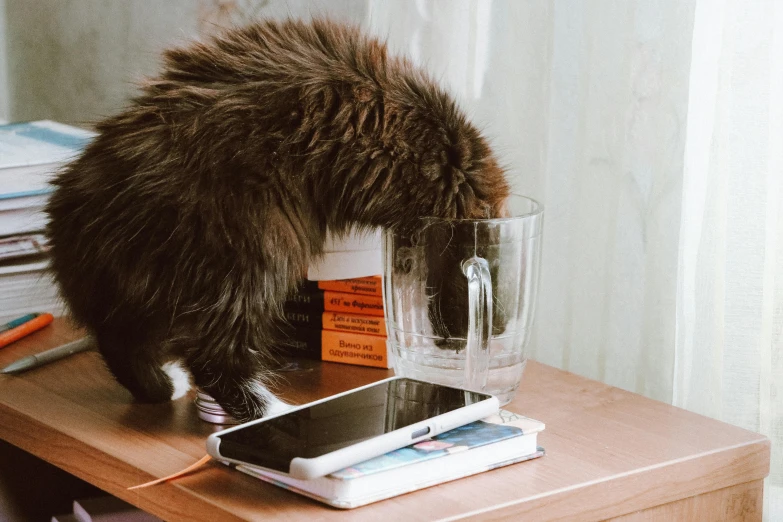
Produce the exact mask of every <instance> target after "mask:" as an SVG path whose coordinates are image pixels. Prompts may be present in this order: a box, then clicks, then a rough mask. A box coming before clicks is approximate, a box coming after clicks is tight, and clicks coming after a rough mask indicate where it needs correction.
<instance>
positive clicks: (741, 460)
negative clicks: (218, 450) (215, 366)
mask: <svg viewBox="0 0 783 522" xmlns="http://www.w3.org/2000/svg"><path fill="white" fill-rule="evenodd" d="M76 337H78V332H75V331H73V330H72V329H71V328H69V326H68V324H67V323H66V322H64V321H62V320H56V321H55V323H54V324H53V325H52V326H50V327H47V328H45V329H44V330H42V331H40V332H38V333H36V334H34V335H32V336H30V337H29V338H27V339H25V340H23V341H20V342H18V343H14V344H13V345H11V346H8V347H6V348H3V349H0V366H5V365H6V364H8V363H10V362H11V361H13V360H15V359H17V358H18V357H21V356H24V355H28V354H31V353H35V352H38V351H42V350H44V349H46V348H50V347H52V346H56V345H57V344H60V343H62V342H66V341H68V340H71V339H74V338H76ZM310 366H311V368H310V369H308V370H305V371H297V372H290V373H285V374H282V376H281V382H280V387H279V389H278V390H277V391H278V392H279V394H280V395H281V396H282V397H283V398H285V399H287V400H289V401H291V402H294V403H302V402H306V401H310V400H315V399H318V398H321V397H325V396H327V395H331V394H334V393H338V392H341V391H345V390H348V389H350V388H353V387H356V386H360V385H363V384H367V383H370V382H373V381H375V380H379V379H382V378H385V377H387V376H388V375H390V373H391V372H390V371H387V370H379V369H375V368H362V367H358V366H349V365H341V364H335V363H317V362H313V363H310ZM507 408H508V409H510V410H512V411H516V412H519V413H522V414H524V415H528V416H530V417H533V418H536V419H539V420H541V421H543V422H545V423H546V431H544V432H543V433H542V434H541V435H540V438H539V441H540V444H541V445H542V446H544V447H545V448H546V451H547V455H546V456H545V457H544V458H541V459H536V460H534V461H530V462H525V463H521V464H517V465H514V466H509V467H507V468H502V469H497V470H493V471H491V472H488V473H483V474H480V475H476V476H474V477H470V478H466V479H462V480H458V481H455V482H451V483H447V484H442V485H439V486H435V487H432V488H429V489H426V490H422V491H418V492H415V493H411V494H408V495H403V496H400V497H396V498H393V499H390V500H386V501H383V502H379V503H376V504H371V505H369V506H366V507H363V508H358V509H355V510H351V511H341V510H336V509H332V508H329V507H326V506H324V505H321V504H319V503H317V502H315V501H311V500H309V499H306V498H303V497H300V496H298V495H296V494H294V493H290V492H288V491H285V490H282V489H279V488H277V487H274V486H272V485H268V484H265V483H262V482H260V481H258V480H255V479H253V478H251V477H249V476H245V475H244V474H242V473H239V472H236V471H232V470H230V469H228V468H225V467H224V466H222V465H220V464H214V463H213V464H211V465H209V466H208V467H207V468H206V469H203V470H202V471H199V472H196V473H194V474H192V475H190V476H187V477H183V478H181V479H178V480H176V481H173V482H169V483H165V484H162V485H159V486H154V487H150V488H146V489H141V490H136V491H127V489H126V488H127V487H129V486H132V485H136V484H140V483H142V482H146V481H148V480H151V479H153V478H157V477H161V476H165V475H168V474H170V473H173V472H175V471H178V470H180V469H182V468H184V467H186V466H188V465H190V464H192V463H193V462H195V461H196V460H197V459H199V458H200V457H202V456H203V455H204V454H205V450H204V440H205V438H206V437H207V435H208V434H209V433H210V432H211V431H212V429H213V428H212V426H211V425H209V424H206V423H204V422H203V421H201V420H200V419H199V418H198V416H197V414H196V410H195V407H194V405H193V402H192V395H190V396H187V397H185V398H182V399H180V400H178V401H174V402H171V403H167V404H158V405H144V404H134V403H133V402H132V400H131V397H130V395H129V394H128V392H127V391H125V390H124V389H123V388H122V387H120V386H119V385H118V384H116V383H115V382H114V381H113V380H112V378H111V377H110V375H109V373H108V372H107V370H106V369H105V368H104V367H103V364H102V361H101V359H100V357H99V355H98V354H97V353H95V352H86V353H82V354H78V355H75V356H73V357H71V358H69V359H65V360H62V361H59V362H57V363H54V364H52V365H49V366H46V367H43V368H39V369H37V370H33V371H30V372H28V373H24V374H21V375H18V376H5V375H0V438H2V439H4V440H6V441H8V442H10V443H11V444H14V445H16V446H18V447H20V448H22V449H24V450H26V451H28V452H30V453H32V454H34V455H36V456H38V457H40V458H42V459H44V460H46V461H48V462H50V463H52V464H54V465H56V466H58V467H60V468H62V469H64V470H66V471H68V472H70V473H72V474H73V475H76V476H78V477H80V478H82V479H84V480H86V481H87V482H90V483H92V484H94V485H96V486H98V487H100V488H102V489H103V490H105V491H107V492H109V493H112V494H113V495H116V496H118V497H120V498H122V499H124V500H126V501H128V502H131V503H133V504H135V505H137V506H139V507H141V508H142V509H145V510H147V511H149V512H151V513H154V514H156V515H158V516H160V517H162V518H164V519H166V520H187V521H200V520H203V521H214V520H221V521H222V520H269V519H271V518H274V517H279V518H281V519H285V520H306V521H308V522H311V521H314V520H340V521H351V520H376V519H379V520H380V519H383V520H386V519H388V520H395V519H396V520H405V521H406V522H409V521H416V520H435V519H445V520H456V519H460V518H471V519H477V520H499V519H506V518H507V519H525V520H537V521H538V520H602V519H610V518H619V519H620V520H627V521H631V520H633V521H639V520H676V519H677V517H680V516H681V517H683V518H682V520H698V518H693V516H690V515H692V514H693V513H694V512H700V511H701V510H705V511H704V512H705V513H712V511H709V510H717V511H715V513H718V512H721V513H724V514H726V513H728V514H731V513H741V514H742V516H741V517H739V518H737V517H735V518H730V517H729V516H728V515H726V516H725V517H724V518H725V519H726V520H760V519H761V514H760V506H761V504H760V502H761V482H760V481H761V479H763V478H764V477H765V476H766V475H767V473H768V471H769V451H770V444H769V440H768V439H766V438H765V437H762V436H761V435H758V434H755V433H751V432H748V431H745V430H742V429H739V428H735V427H733V426H729V425H726V424H723V423H720V422H717V421H714V420H711V419H707V418H705V417H701V416H699V415H695V414H693V413H688V412H686V411H684V410H680V409H677V408H674V407H672V406H669V405H666V404H662V403H659V402H655V401H651V400H649V399H645V398H643V397H641V396H639V395H635V394H632V393H628V392H625V391H622V390H619V389H617V388H612V387H610V386H607V385H604V384H601V383H598V382H595V381H590V380H587V379H584V378H582V377H578V376H576V375H573V374H570V373H566V372H562V371H560V370H556V369H554V368H551V367H548V366H544V365H541V364H537V363H535V362H530V363H529V364H528V367H527V369H526V370H525V377H524V381H523V384H522V387H521V389H520V391H519V393H518V394H517V397H516V399H515V400H514V401H513V402H512V403H511V404H510V405H509V406H507ZM645 510H646V511H645ZM694 510H696V511H694ZM721 510H722V511H721ZM721 516H722V517H723V515H721ZM724 518H707V519H705V520H723V519H724Z"/></svg>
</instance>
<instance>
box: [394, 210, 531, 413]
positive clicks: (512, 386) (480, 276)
mask: <svg viewBox="0 0 783 522" xmlns="http://www.w3.org/2000/svg"><path fill="white" fill-rule="evenodd" d="M508 210H509V216H510V217H505V218H499V219H463V220H454V219H437V218H425V219H423V220H422V224H421V228H420V229H419V230H417V231H416V232H414V233H413V234H412V235H402V234H400V233H396V232H392V231H387V232H386V233H385V234H384V242H383V259H384V307H385V311H386V315H387V317H386V323H387V333H388V343H389V347H390V350H391V353H392V357H393V361H394V363H393V364H394V370H395V373H396V374H397V375H402V376H405V377H411V378H414V379H419V380H423V381H429V382H435V383H439V384H445V385H450V386H457V387H461V388H467V389H470V390H474V391H483V392H486V393H491V394H493V395H495V396H497V398H498V400H499V401H500V403H501V404H507V403H508V402H510V401H511V399H512V398H513V396H514V394H515V393H516V391H517V388H518V387H519V383H520V381H521V379H522V372H523V370H524V367H525V362H526V357H525V349H526V346H527V343H528V340H529V337H530V331H531V326H532V325H533V319H534V311H535V303H536V295H537V292H538V278H539V264H540V258H541V232H542V220H543V209H542V207H541V205H540V204H539V203H538V202H536V201H535V200H532V199H530V198H527V197H524V196H517V195H515V196H512V197H511V198H509V201H508Z"/></svg>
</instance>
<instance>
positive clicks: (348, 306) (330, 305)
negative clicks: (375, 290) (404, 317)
mask: <svg viewBox="0 0 783 522" xmlns="http://www.w3.org/2000/svg"><path fill="white" fill-rule="evenodd" d="M324 311H325V312H345V313H349V314H360V315H361V314H364V315H375V316H378V317H383V298H382V297H376V296H371V295H359V294H346V293H342V292H331V291H328V290H326V291H324Z"/></svg>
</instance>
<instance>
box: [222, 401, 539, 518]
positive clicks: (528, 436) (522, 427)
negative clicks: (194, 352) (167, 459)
mask: <svg viewBox="0 0 783 522" xmlns="http://www.w3.org/2000/svg"><path fill="white" fill-rule="evenodd" d="M544 428H545V426H544V424H543V423H542V422H539V421H537V420H534V419H530V418H528V417H523V416H522V415H518V414H516V413H512V412H510V411H506V410H500V412H499V413H498V414H497V415H493V416H492V417H487V418H485V419H483V420H480V421H477V422H473V423H470V424H466V425H465V426H461V427H459V428H455V429H453V430H451V431H448V432H446V433H442V434H440V435H436V436H434V437H432V438H431V439H428V440H425V441H422V442H418V443H416V444H413V445H411V446H408V447H406V448H402V449H399V450H396V451H392V452H390V453H387V454H385V455H381V456H380V457H376V458H374V459H370V460H367V461H365V462H362V463H360V464H357V465H355V466H352V467H350V468H346V469H343V470H340V471H337V472H335V473H332V474H331V475H327V476H325V477H321V478H317V479H312V480H298V479H295V478H292V477H291V476H290V475H287V474H284V473H277V472H275V471H272V470H269V469H265V468H259V467H255V466H251V465H247V464H240V465H234V464H228V465H229V466H231V467H235V468H236V469H237V470H239V471H242V472H243V473H246V474H248V475H251V476H253V477H256V478H258V479H261V480H263V481H264V482H268V483H270V484H273V485H275V486H278V487H281V488H284V489H287V490H290V491H293V492H294V493H298V494H300V495H303V496H306V497H309V498H312V499H315V500H318V501H319V502H323V503H324V504H328V505H330V506H333V507H337V508H342V509H351V508H355V507H359V506H363V505H366V504H370V503H372V502H377V501H379V500H384V499H387V498H392V497H395V496H397V495H402V494H404V493H409V492H412V491H416V490H419V489H423V488H427V487H430V486H435V485H437V484H442V483H444V482H449V481H452V480H456V479H460V478H463V477H468V476H470V475H475V474H477V473H482V472H485V471H489V470H492V469H495V468H500V467H504V466H509V465H511V464H516V463H519V462H524V461H527V460H531V459H535V458H537V457H541V456H543V455H544V449H543V448H541V447H540V446H538V444H537V442H538V439H537V435H538V433H540V432H541V431H543V430H544Z"/></svg>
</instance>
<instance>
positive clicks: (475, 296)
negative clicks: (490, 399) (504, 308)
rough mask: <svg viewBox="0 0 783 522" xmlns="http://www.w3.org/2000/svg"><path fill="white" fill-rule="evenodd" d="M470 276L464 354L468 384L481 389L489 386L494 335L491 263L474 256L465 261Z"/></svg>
mask: <svg viewBox="0 0 783 522" xmlns="http://www.w3.org/2000/svg"><path fill="white" fill-rule="evenodd" d="M462 273H463V274H465V277H467V278H468V340H467V348H466V354H465V383H466V386H467V388H468V389H472V390H476V391H481V390H483V389H484V388H485V387H486V386H487V376H488V374H489V344H490V339H491V338H492V277H491V276H490V274H489V263H487V260H486V259H484V258H483V257H478V256H474V257H471V258H470V259H466V260H465V261H463V262H462Z"/></svg>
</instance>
